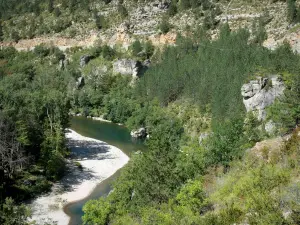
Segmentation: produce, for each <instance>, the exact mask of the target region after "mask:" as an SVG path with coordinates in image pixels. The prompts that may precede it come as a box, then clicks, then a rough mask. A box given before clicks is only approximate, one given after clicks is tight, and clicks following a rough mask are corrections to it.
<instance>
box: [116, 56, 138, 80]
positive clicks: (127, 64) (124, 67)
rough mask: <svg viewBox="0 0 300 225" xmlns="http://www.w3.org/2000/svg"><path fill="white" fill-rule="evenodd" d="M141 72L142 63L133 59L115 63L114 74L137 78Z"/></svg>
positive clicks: (120, 60)
mask: <svg viewBox="0 0 300 225" xmlns="http://www.w3.org/2000/svg"><path fill="white" fill-rule="evenodd" d="M139 70H140V62H138V61H135V60H133V59H119V60H117V61H115V62H114V63H113V71H114V73H120V74H122V75H131V76H133V77H137V76H138V74H139Z"/></svg>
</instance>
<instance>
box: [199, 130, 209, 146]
mask: <svg viewBox="0 0 300 225" xmlns="http://www.w3.org/2000/svg"><path fill="white" fill-rule="evenodd" d="M211 135H212V133H209V132H204V133H201V134H200V136H199V145H203V144H204V142H205V140H207V139H208V138H209V137H210V136H211Z"/></svg>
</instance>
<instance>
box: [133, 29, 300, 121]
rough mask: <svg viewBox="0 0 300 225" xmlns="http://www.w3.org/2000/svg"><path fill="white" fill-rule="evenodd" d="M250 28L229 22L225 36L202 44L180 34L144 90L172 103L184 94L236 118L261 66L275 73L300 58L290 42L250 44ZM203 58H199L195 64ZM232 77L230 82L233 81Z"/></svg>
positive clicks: (215, 114) (216, 114)
mask: <svg viewBox="0 0 300 225" xmlns="http://www.w3.org/2000/svg"><path fill="white" fill-rule="evenodd" d="M248 38H249V32H248V31H246V30H244V29H241V30H238V31H236V32H230V30H229V28H228V27H227V28H226V26H224V27H223V28H222V30H221V31H220V37H219V39H217V40H215V41H208V40H205V41H203V42H201V43H199V44H197V42H196V43H194V42H193V41H192V40H190V39H183V38H178V42H177V47H167V48H166V49H165V51H164V53H163V54H162V55H161V56H160V60H161V62H162V63H161V64H157V65H154V66H152V67H151V68H150V69H149V70H148V71H147V72H146V73H145V75H144V76H143V77H142V79H141V82H140V83H139V86H140V93H139V94H140V95H142V96H143V95H144V94H143V93H145V92H143V91H142V90H147V95H148V97H150V98H157V99H159V101H160V103H161V104H163V105H167V104H169V103H170V102H173V101H175V100H177V99H180V98H181V97H186V98H190V99H192V100H193V101H194V102H195V103H196V104H198V105H199V106H202V107H205V106H206V105H208V104H210V105H211V110H212V115H213V117H214V118H215V119H218V120H219V119H222V118H229V117H235V116H236V115H240V114H241V113H243V111H244V106H243V104H242V101H241V99H240V97H239V96H240V88H241V86H242V84H243V83H244V82H245V79H246V78H247V77H249V76H250V75H251V74H253V73H255V71H257V69H258V68H259V67H264V68H268V69H269V70H271V71H272V72H280V71H297V70H298V69H297V68H299V63H298V62H299V59H298V57H296V56H295V54H294V53H293V52H292V51H291V49H290V47H289V45H284V46H282V47H280V48H278V49H277V50H276V51H274V52H271V51H268V50H266V49H264V48H263V47H261V46H259V45H253V44H249V43H248V41H247V39H248ZM195 62H197V63H195ZM228 81H230V82H228Z"/></svg>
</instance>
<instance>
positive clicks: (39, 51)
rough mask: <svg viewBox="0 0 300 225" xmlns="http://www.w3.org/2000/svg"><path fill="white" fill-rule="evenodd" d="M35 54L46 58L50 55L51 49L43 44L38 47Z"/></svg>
mask: <svg viewBox="0 0 300 225" xmlns="http://www.w3.org/2000/svg"><path fill="white" fill-rule="evenodd" d="M33 52H34V53H35V54H36V55H38V56H39V57H46V56H48V55H49V54H50V49H49V48H48V47H46V46H45V45H43V44H40V45H38V46H36V47H35V48H34V50H33Z"/></svg>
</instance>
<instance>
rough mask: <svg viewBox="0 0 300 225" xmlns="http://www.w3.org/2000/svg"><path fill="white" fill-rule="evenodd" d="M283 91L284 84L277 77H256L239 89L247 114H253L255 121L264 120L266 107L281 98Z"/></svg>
mask: <svg viewBox="0 0 300 225" xmlns="http://www.w3.org/2000/svg"><path fill="white" fill-rule="evenodd" d="M284 90H285V86H284V82H283V80H282V78H281V77H280V76H278V75H272V76H270V77H267V78H262V77H257V79H256V80H251V81H250V82H249V83H247V84H244V85H243V86H242V88H241V93H242V96H243V103H244V105H245V107H246V110H247V112H254V114H255V115H257V119H258V120H260V121H262V120H265V119H266V107H268V106H270V105H271V104H273V103H274V101H275V99H276V98H278V97H280V96H282V95H283V93H284Z"/></svg>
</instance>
